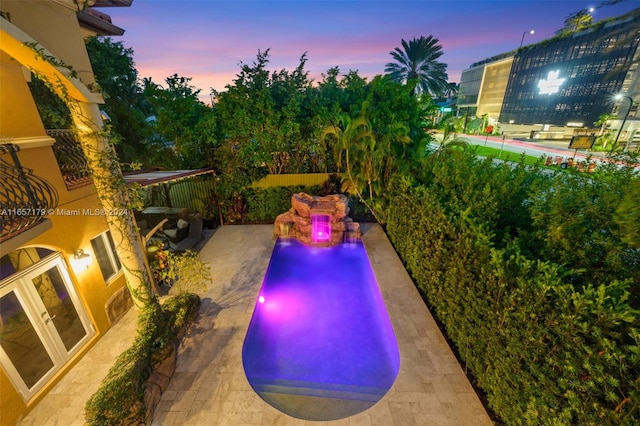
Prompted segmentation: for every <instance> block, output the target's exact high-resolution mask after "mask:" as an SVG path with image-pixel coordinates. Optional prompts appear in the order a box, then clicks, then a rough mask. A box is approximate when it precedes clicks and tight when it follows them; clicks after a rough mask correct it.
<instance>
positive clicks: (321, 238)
mask: <svg viewBox="0 0 640 426" xmlns="http://www.w3.org/2000/svg"><path fill="white" fill-rule="evenodd" d="M311 242H312V243H313V244H323V243H329V242H331V216H330V215H328V214H312V215H311Z"/></svg>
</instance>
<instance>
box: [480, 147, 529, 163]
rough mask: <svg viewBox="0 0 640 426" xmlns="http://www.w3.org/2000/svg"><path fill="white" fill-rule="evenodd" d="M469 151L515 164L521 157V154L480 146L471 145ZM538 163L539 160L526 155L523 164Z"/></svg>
mask: <svg viewBox="0 0 640 426" xmlns="http://www.w3.org/2000/svg"><path fill="white" fill-rule="evenodd" d="M471 149H473V150H474V151H475V153H476V154H477V155H479V156H482V157H494V158H497V159H499V160H504V161H515V162H518V161H520V157H521V156H522V154H518V153H516V152H512V151H505V150H500V149H496V148H489V147H487V146H482V145H473V146H471ZM538 161H540V158H538V157H533V156H531V155H526V156H525V158H524V162H525V164H529V165H534V164H536V163H537V162H538Z"/></svg>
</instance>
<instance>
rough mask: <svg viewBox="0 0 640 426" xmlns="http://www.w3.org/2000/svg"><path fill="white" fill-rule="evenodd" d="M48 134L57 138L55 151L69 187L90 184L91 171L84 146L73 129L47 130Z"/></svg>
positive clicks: (54, 146)
mask: <svg viewBox="0 0 640 426" xmlns="http://www.w3.org/2000/svg"><path fill="white" fill-rule="evenodd" d="M47 134H48V135H49V136H50V137H52V138H54V139H55V140H56V142H55V143H54V144H53V152H54V154H55V156H56V160H57V161H58V167H60V172H61V173H62V177H63V178H64V184H65V185H66V186H67V189H74V188H78V187H81V186H85V185H87V184H90V183H91V173H90V172H89V166H88V165H87V158H86V157H85V156H84V152H82V147H81V146H80V143H79V142H78V141H77V140H76V137H75V135H74V134H73V131H72V130H67V129H55V130H47Z"/></svg>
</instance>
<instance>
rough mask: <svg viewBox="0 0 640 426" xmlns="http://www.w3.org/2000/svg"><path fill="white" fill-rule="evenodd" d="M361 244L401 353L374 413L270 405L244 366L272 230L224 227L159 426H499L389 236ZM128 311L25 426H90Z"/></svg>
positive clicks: (376, 231) (368, 235)
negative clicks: (306, 413) (317, 415)
mask: <svg viewBox="0 0 640 426" xmlns="http://www.w3.org/2000/svg"><path fill="white" fill-rule="evenodd" d="M361 226H362V240H363V242H364V245H365V248H366V249H367V253H368V256H369V259H370V261H371V266H372V267H373V270H374V273H375V275H376V279H377V282H378V285H379V287H380V291H381V293H382V297H383V299H384V302H385V305H386V308H387V312H388V313H389V317H390V319H391V323H392V325H393V328H394V331H395V334H396V339H397V341H398V347H399V350H400V372H399V374H398V377H397V379H396V381H395V383H394V385H393V386H392V387H391V389H390V390H389V392H388V393H387V394H386V395H385V396H384V397H383V398H382V399H381V400H380V401H378V402H377V403H376V404H375V405H374V406H373V407H371V408H370V409H368V410H366V411H364V412H361V413H359V414H356V415H354V416H351V417H347V418H344V419H340V420H335V421H328V422H316V421H304V420H300V419H296V418H293V417H291V416H288V415H286V414H284V413H281V412H280V411H278V410H276V409H275V408H273V407H271V406H270V405H269V404H267V403H266V402H265V401H263V400H262V399H261V398H260V397H259V396H258V395H257V394H256V393H255V392H254V391H253V389H252V388H251V386H250V384H249V382H248V381H247V379H246V377H245V375H244V371H243V367H242V344H243V341H244V336H245V334H246V331H247V328H248V326H249V322H250V319H251V315H252V313H253V308H254V304H255V301H256V298H257V295H258V291H259V289H260V286H261V285H262V280H263V278H264V274H265V272H266V268H267V265H268V263H269V259H270V256H271V252H272V250H273V247H274V239H273V225H231V226H222V227H219V228H218V229H217V230H216V231H215V233H214V234H213V236H212V237H211V238H210V239H209V240H208V241H207V242H206V243H205V244H204V246H203V247H202V248H201V250H200V254H199V256H200V258H201V259H202V260H203V261H204V262H207V263H209V264H210V266H211V278H212V282H211V285H210V286H209V288H208V290H207V291H206V292H204V293H202V294H201V297H202V305H201V307H200V312H199V316H198V318H197V319H196V321H195V323H194V324H193V325H192V326H191V327H190V328H189V330H188V333H187V335H186V336H185V338H184V339H183V340H182V342H181V344H180V347H179V350H178V358H177V363H176V371H175V373H174V376H173V378H172V379H171V383H170V384H169V387H168V389H167V390H166V391H165V392H164V393H163V395H162V397H161V400H160V403H159V404H158V406H157V407H156V411H155V416H154V420H153V423H152V424H154V425H162V426H167V425H229V426H240V425H316V426H319V425H384V426H400V425H442V426H453V425H474V426H476V425H491V424H492V422H491V420H490V418H489V416H488V415H487V412H486V410H485V408H484V406H483V405H482V403H481V401H480V399H479V398H478V396H477V395H476V393H475V391H474V389H473V387H472V386H471V384H470V383H469V380H468V379H467V377H466V375H465V374H464V371H463V369H462V368H461V366H460V365H459V363H458V361H457V359H456V357H455V356H454V354H453V352H452V351H451V349H450V347H449V345H448V343H447V341H446V340H445V338H444V336H443V335H442V333H441V331H440V329H439V328H438V326H437V324H436V322H435V321H434V319H433V317H432V315H431V314H430V312H429V310H428V309H427V307H426V306H425V304H424V302H423V301H422V299H421V297H420V295H419V293H418V291H417V290H416V288H415V286H414V284H413V282H412V281H411V279H410V277H409V275H408V274H407V272H406V270H405V269H404V267H403V265H402V262H401V261H400V259H399V258H398V256H397V254H396V253H395V251H394V249H393V247H392V246H391V243H390V242H389V240H388V238H387V237H386V235H385V233H384V231H383V230H382V228H381V227H380V226H379V225H377V224H362V225H361ZM135 323H136V313H135V311H134V310H133V309H132V310H130V311H129V312H128V313H127V314H126V315H125V316H124V317H123V318H122V319H121V320H120V321H119V322H118V323H117V324H116V325H115V326H114V327H112V329H110V330H109V331H108V332H107V333H105V335H104V336H103V337H102V338H101V339H100V341H99V342H97V344H96V345H95V346H94V347H93V348H91V350H90V351H89V352H88V354H87V355H86V356H85V357H84V358H83V359H82V360H81V361H80V362H79V363H78V364H77V365H76V366H75V367H74V368H73V369H72V371H71V372H69V373H67V375H66V376H65V377H64V378H63V379H62V380H61V381H60V382H59V383H58V384H57V385H56V386H55V387H54V388H53V389H52V390H51V391H50V392H49V394H48V395H47V396H45V397H44V398H43V400H42V401H40V403H39V404H38V406H37V407H35V408H34V410H32V412H31V413H29V415H27V416H26V418H25V419H24V420H23V421H22V422H21V423H20V424H21V425H57V424H66V425H84V404H85V403H86V401H87V400H88V399H89V397H90V396H91V395H92V394H93V393H94V392H95V390H97V388H98V387H99V385H100V382H101V380H102V378H103V377H104V375H105V374H106V371H107V370H108V368H109V367H110V366H111V365H112V364H113V362H114V361H115V358H116V357H117V355H118V354H119V353H120V352H122V351H123V350H124V349H126V348H127V347H128V346H129V345H130V344H131V341H132V339H133V337H134V335H135Z"/></svg>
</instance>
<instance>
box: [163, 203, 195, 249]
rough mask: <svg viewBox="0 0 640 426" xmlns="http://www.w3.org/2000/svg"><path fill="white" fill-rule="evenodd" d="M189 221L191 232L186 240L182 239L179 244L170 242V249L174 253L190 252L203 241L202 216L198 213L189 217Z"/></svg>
mask: <svg viewBox="0 0 640 426" xmlns="http://www.w3.org/2000/svg"><path fill="white" fill-rule="evenodd" d="M187 220H188V221H189V227H188V231H189V232H188V234H187V236H186V238H184V239H182V240H181V241H179V242H172V241H169V248H170V249H171V250H173V251H177V252H181V251H185V250H190V249H192V248H193V247H195V246H196V244H198V243H199V242H200V241H201V240H202V227H203V226H202V223H203V220H202V214H200V213H196V214H192V215H189V217H188V218H187Z"/></svg>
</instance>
